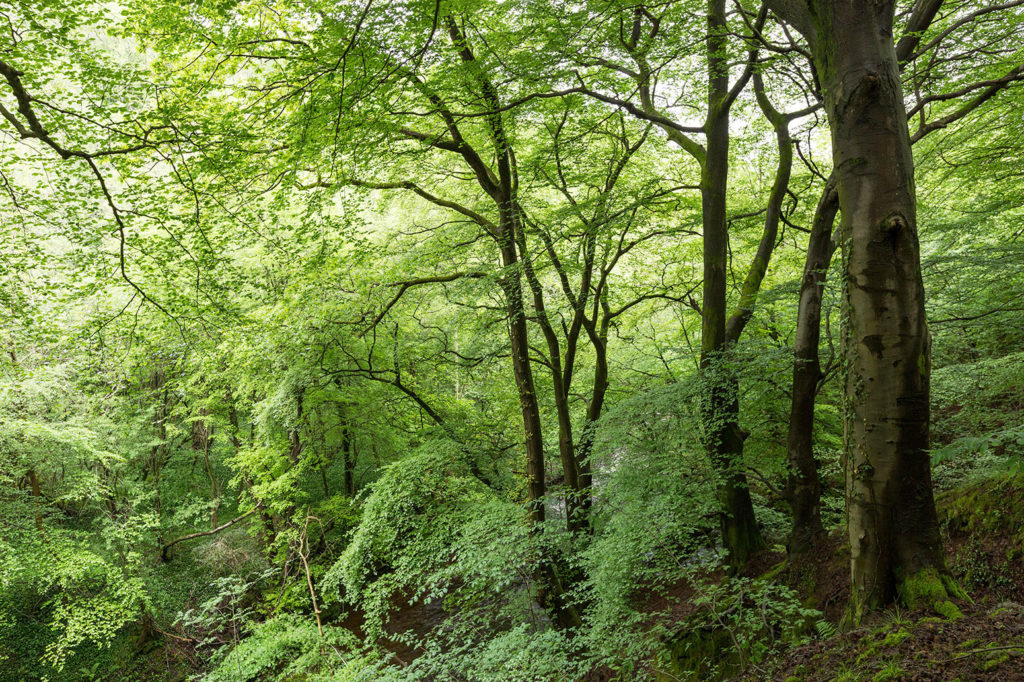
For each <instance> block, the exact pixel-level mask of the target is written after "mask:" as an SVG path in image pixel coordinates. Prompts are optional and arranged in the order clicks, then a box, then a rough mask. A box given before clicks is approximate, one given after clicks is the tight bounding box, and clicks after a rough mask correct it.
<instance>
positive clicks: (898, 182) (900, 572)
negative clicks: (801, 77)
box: [771, 0, 952, 620]
mask: <svg viewBox="0 0 1024 682" xmlns="http://www.w3.org/2000/svg"><path fill="white" fill-rule="evenodd" d="M771 4H772V5H773V6H774V8H775V9H776V11H777V12H778V13H779V14H780V15H781V16H782V17H783V18H784V19H785V20H787V21H788V22H789V23H791V24H793V25H794V26H795V27H796V28H797V29H798V30H799V31H800V32H801V33H802V34H803V35H804V36H805V37H806V38H807V40H808V42H809V43H810V46H811V52H812V55H813V58H814V62H815V66H816V68H817V76H818V79H819V82H820V84H821V87H822V91H823V94H824V97H825V106H826V110H827V113H828V117H829V123H830V128H831V132H832V146H833V161H834V168H835V173H836V179H837V186H838V192H839V205H840V210H841V212H842V218H841V223H840V226H841V227H840V234H841V244H842V254H843V266H844V277H845V281H844V316H845V320H844V332H843V362H844V366H845V371H846V388H845V408H844V409H845V419H844V460H845V468H846V498H847V499H846V503H847V518H848V530H849V537H850V551H851V576H852V600H853V601H852V603H851V607H852V608H851V614H852V616H853V618H854V620H859V618H860V616H861V615H862V614H863V613H864V612H865V611H868V610H871V609H875V608H878V607H881V606H883V605H885V604H887V603H890V602H891V601H893V600H894V599H896V598H897V596H901V597H902V598H903V599H904V601H906V602H907V603H909V604H910V605H912V606H918V605H926V606H933V605H935V604H937V603H939V602H942V601H944V600H945V599H946V598H947V593H948V592H949V591H950V589H951V587H952V583H951V582H949V581H948V579H947V575H948V574H947V571H946V569H945V562H944V557H943V553H942V544H941V541H940V537H939V526H938V520H937V516H936V513H935V502H934V498H933V494H932V484H931V469H930V461H929V456H928V421H929V404H928V400H929V372H930V366H929V337H928V328H927V324H926V321H925V310H924V286H923V282H922V278H921V261H920V249H919V245H918V238H917V212H916V196H915V188H914V164H913V158H912V155H911V147H910V135H909V132H908V128H907V119H906V112H905V109H904V104H903V92H902V87H901V85H900V79H899V64H898V59H897V56H896V48H895V43H894V40H893V12H894V3H893V2H892V1H891V0H890V1H884V0H883V1H879V2H870V3H868V2H860V1H859V0H809V1H808V2H806V3H805V2H797V1H796V0H789V1H785V0H782V1H778V0H776V1H775V2H772V3H771ZM922 586H923V587H922Z"/></svg>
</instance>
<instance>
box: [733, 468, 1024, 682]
mask: <svg viewBox="0 0 1024 682" xmlns="http://www.w3.org/2000/svg"><path fill="white" fill-rule="evenodd" d="M937 502H938V509H939V515H940V519H941V522H942V526H943V532H944V540H945V546H946V550H947V553H948V557H949V558H948V562H949V568H950V570H951V571H952V573H953V575H954V577H955V578H956V579H957V581H958V582H959V583H960V584H961V585H962V586H963V587H964V588H965V589H966V590H967V592H968V593H969V594H970V595H971V598H972V599H973V603H968V604H962V605H961V611H962V614H963V615H962V616H961V617H959V618H956V619H953V620H948V619H941V618H936V617H934V614H928V613H924V612H914V611H906V610H901V609H898V608H894V609H892V610H890V611H887V612H884V613H880V614H876V615H874V616H873V617H871V618H870V619H868V620H867V621H866V622H865V624H864V626H863V627H860V628H857V629H855V630H852V631H849V632H844V633H839V634H834V635H833V636H831V637H827V638H824V639H816V640H814V641H811V642H809V643H806V644H803V645H801V646H799V647H796V648H794V649H792V650H790V651H789V652H788V653H787V654H786V655H785V656H783V657H781V658H779V659H776V660H775V661H774V662H773V664H772V665H770V666H767V667H766V666H762V667H761V668H760V669H757V670H754V669H751V670H748V671H747V673H746V675H745V676H744V677H743V679H747V680H764V679H773V680H792V681H794V682H796V681H797V680H799V681H801V682H803V681H806V682H815V681H819V680H820V681H822V682H824V681H826V680H829V681H833V680H834V681H843V680H849V681H853V680H857V681H860V680H873V681H877V682H882V681H883V680H1024V603H1022V602H1024V561H1022V559H1024V476H1022V475H1016V476H1009V477H1005V476H1004V477H995V478H988V479H984V480H981V481H977V482H974V483H972V484H969V485H967V486H964V487H961V488H958V489H956V490H951V491H948V492H946V493H944V494H943V495H941V496H940V497H939V499H938V501H937ZM830 556H832V557H833V558H834V561H829V562H823V563H822V564H821V565H820V566H819V567H818V568H816V569H815V571H814V572H812V573H810V574H807V575H801V574H800V573H799V572H798V571H789V572H788V573H787V572H784V573H783V574H782V576H781V577H782V578H783V579H784V580H788V581H791V582H796V583H798V584H799V583H800V581H801V580H802V581H803V587H804V589H803V590H801V591H802V592H803V593H804V594H808V590H810V597H811V598H812V599H813V600H815V601H817V602H818V604H819V605H820V606H819V608H821V609H822V610H824V611H825V612H826V615H827V616H829V620H832V621H833V622H834V621H835V620H836V618H837V616H838V613H839V612H838V611H837V610H836V608H835V606H836V604H837V603H841V602H842V601H843V600H842V599H840V598H839V597H840V596H841V595H833V594H831V593H830V592H829V590H828V588H827V585H828V584H829V583H830V582H832V583H833V584H834V582H839V581H830V580H829V579H828V576H829V575H830V571H832V570H833V569H834V571H841V572H845V570H847V569H846V563H845V562H846V558H845V556H844V555H843V552H842V549H841V548H838V547H837V548H833V549H832V551H831V553H830ZM844 575H845V574H844ZM822 599H825V600H826V601H824V602H822V601H820V600H822Z"/></svg>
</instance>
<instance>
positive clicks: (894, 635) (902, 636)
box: [882, 628, 911, 646]
mask: <svg viewBox="0 0 1024 682" xmlns="http://www.w3.org/2000/svg"><path fill="white" fill-rule="evenodd" d="M910 637H911V634H910V631H909V630H907V629H906V628H900V629H899V630H897V631H896V632H890V633H889V634H888V635H886V636H885V639H884V640H882V646H899V645H900V644H902V643H903V642H905V641H907V640H908V639H910Z"/></svg>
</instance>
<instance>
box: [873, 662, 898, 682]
mask: <svg viewBox="0 0 1024 682" xmlns="http://www.w3.org/2000/svg"><path fill="white" fill-rule="evenodd" d="M900 679H903V669H902V668H901V667H900V665H899V663H897V662H896V661H893V662H892V663H890V664H889V665H887V666H885V667H884V668H882V669H881V670H879V671H878V672H877V673H875V676H874V677H872V678H871V682H890V680H900Z"/></svg>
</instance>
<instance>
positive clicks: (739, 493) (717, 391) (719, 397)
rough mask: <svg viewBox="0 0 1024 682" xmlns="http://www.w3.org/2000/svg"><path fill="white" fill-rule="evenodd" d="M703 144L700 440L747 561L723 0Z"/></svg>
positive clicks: (711, 21) (733, 539)
mask: <svg viewBox="0 0 1024 682" xmlns="http://www.w3.org/2000/svg"><path fill="white" fill-rule="evenodd" d="M707 16H708V34H707V54H708V118H707V122H706V124H705V133H706V136H707V152H706V154H705V157H704V159H703V164H702V168H701V204H702V209H703V231H704V240H703V241H704V287H703V300H702V303H701V369H702V372H703V374H704V381H705V386H706V387H705V390H704V396H703V406H702V411H703V422H704V438H705V446H706V447H707V450H708V453H709V454H710V457H711V460H712V462H713V463H714V465H715V468H716V470H717V471H718V475H719V476H720V479H721V480H720V482H719V501H720V505H721V512H720V517H721V529H722V543H723V544H724V546H725V548H726V550H727V551H728V552H729V562H730V564H732V565H734V566H737V565H741V564H743V563H746V561H747V559H748V558H749V557H750V555H751V554H752V553H753V552H755V551H757V550H758V549H760V548H761V547H763V546H764V540H763V539H762V537H761V531H760V529H759V528H758V526H757V519H756V518H755V516H754V506H753V503H752V501H751V498H750V489H749V487H748V486H747V478H746V475H745V474H744V472H743V468H742V461H743V434H742V432H741V431H740V426H739V387H738V381H737V378H736V375H735V372H734V371H733V370H732V369H731V368H730V367H729V362H728V357H727V355H726V341H727V338H726V314H727V313H726V310H727V309H726V286H727V280H726V276H727V272H726V271H727V265H728V226H727V222H726V187H727V186H728V175H729V106H730V92H729V66H728V55H727V50H726V47H727V40H728V37H727V29H728V27H727V25H726V14H725V0H709V1H708V15H707Z"/></svg>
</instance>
